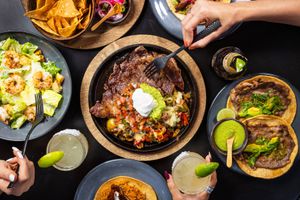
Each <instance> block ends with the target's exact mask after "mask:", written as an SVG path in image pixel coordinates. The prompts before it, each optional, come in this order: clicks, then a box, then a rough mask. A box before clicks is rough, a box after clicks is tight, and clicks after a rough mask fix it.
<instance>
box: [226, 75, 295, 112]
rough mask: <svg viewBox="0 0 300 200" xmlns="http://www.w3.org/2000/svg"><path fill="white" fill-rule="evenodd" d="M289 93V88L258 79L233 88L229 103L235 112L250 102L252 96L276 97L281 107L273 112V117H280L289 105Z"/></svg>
mask: <svg viewBox="0 0 300 200" xmlns="http://www.w3.org/2000/svg"><path fill="white" fill-rule="evenodd" d="M289 92H290V91H289V88H287V87H284V86H283V85H280V84H277V83H275V82H265V81H261V80H260V79H258V80H252V81H248V82H244V83H241V84H239V85H238V86H237V87H235V88H234V89H233V90H232V93H231V95H230V101H231V102H232V104H233V105H234V107H235V108H236V110H238V111H240V110H241V107H242V104H243V103H244V102H248V101H251V97H252V95H253V94H268V95H270V97H273V96H278V97H279V98H280V101H281V103H282V106H283V107H282V109H280V110H278V111H277V112H275V113H274V115H277V116H282V114H283V113H284V112H285V110H286V109H287V108H288V106H289V105H290V103H291V100H290V99H289V98H288V96H289Z"/></svg>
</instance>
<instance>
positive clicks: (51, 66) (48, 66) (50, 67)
mask: <svg viewBox="0 0 300 200" xmlns="http://www.w3.org/2000/svg"><path fill="white" fill-rule="evenodd" d="M42 67H43V68H44V69H45V70H46V71H47V72H49V73H50V74H51V75H52V76H55V75H56V74H57V73H60V72H61V69H60V68H59V67H57V66H56V64H55V63H54V62H51V61H48V62H43V63H42Z"/></svg>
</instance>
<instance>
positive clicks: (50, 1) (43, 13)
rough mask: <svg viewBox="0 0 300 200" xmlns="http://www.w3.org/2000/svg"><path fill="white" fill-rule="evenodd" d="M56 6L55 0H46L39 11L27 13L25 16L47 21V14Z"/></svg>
mask: <svg viewBox="0 0 300 200" xmlns="http://www.w3.org/2000/svg"><path fill="white" fill-rule="evenodd" d="M54 4H55V0H46V1H45V5H44V6H43V7H41V8H39V9H36V10H32V11H29V12H27V13H25V16H27V17H29V18H31V19H38V20H42V21H47V13H48V11H49V10H50V9H51V8H52V6H53V5H54Z"/></svg>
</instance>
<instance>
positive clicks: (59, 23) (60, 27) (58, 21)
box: [54, 17, 62, 33]
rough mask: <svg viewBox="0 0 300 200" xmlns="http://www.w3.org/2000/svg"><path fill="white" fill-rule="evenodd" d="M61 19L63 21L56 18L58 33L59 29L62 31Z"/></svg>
mask: <svg viewBox="0 0 300 200" xmlns="http://www.w3.org/2000/svg"><path fill="white" fill-rule="evenodd" d="M60 19H61V18H60V17H54V24H55V26H56V29H57V31H58V30H59V29H62V24H61V20H60ZM58 33H59V31H58Z"/></svg>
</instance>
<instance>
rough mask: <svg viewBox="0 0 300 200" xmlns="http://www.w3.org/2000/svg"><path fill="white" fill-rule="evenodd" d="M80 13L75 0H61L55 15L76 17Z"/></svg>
mask: <svg viewBox="0 0 300 200" xmlns="http://www.w3.org/2000/svg"><path fill="white" fill-rule="evenodd" d="M78 15H80V13H79V11H78V10H77V8H76V7H75V4H74V2H73V0H59V1H58V2H57V7H56V10H55V16H60V17H69V18H70V17H76V16H78Z"/></svg>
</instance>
